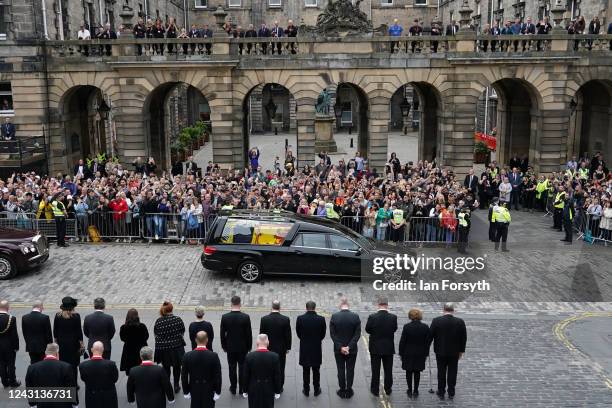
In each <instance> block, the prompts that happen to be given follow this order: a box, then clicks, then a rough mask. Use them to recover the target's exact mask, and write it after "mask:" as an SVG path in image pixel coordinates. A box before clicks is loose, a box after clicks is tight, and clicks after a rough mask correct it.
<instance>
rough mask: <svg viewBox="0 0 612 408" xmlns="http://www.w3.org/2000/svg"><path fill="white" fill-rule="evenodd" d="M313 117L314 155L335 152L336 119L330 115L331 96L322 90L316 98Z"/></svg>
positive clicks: (336, 147)
mask: <svg viewBox="0 0 612 408" xmlns="http://www.w3.org/2000/svg"><path fill="white" fill-rule="evenodd" d="M315 108H316V113H317V114H316V116H315V153H320V152H331V153H333V152H337V151H338V146H337V145H336V141H335V140H334V126H335V123H336V118H334V117H333V115H331V113H332V112H331V95H330V94H329V92H328V91H327V89H324V90H323V91H321V94H319V96H318V98H317V104H316V107H315Z"/></svg>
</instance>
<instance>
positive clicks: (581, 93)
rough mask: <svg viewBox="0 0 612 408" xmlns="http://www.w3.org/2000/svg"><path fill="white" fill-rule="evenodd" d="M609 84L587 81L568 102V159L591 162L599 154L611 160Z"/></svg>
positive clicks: (611, 97)
mask: <svg viewBox="0 0 612 408" xmlns="http://www.w3.org/2000/svg"><path fill="white" fill-rule="evenodd" d="M611 127H612V81H611V80H610V79H588V80H587V81H585V82H584V83H582V84H581V85H580V87H579V88H578V89H577V90H576V92H575V94H574V97H573V98H572V100H571V102H570V131H569V138H568V156H570V157H571V156H572V155H575V156H576V157H577V158H583V157H586V158H591V157H592V156H593V155H594V154H595V153H597V152H601V153H602V154H603V156H604V160H606V159H607V160H608V161H609V160H610V157H612V131H611V130H610V129H611Z"/></svg>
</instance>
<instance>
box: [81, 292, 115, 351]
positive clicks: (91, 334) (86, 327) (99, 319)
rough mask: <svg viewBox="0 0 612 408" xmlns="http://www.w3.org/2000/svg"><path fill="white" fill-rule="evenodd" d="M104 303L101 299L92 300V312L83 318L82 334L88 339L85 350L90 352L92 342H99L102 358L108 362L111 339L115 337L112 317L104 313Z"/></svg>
mask: <svg viewBox="0 0 612 408" xmlns="http://www.w3.org/2000/svg"><path fill="white" fill-rule="evenodd" d="M105 307H106V302H105V301H104V299H102V298H96V299H95V300H94V312H93V313H91V314H89V315H87V316H85V320H84V321H83V333H84V334H85V336H87V338H88V339H89V341H88V344H87V349H88V350H90V349H91V347H92V346H93V344H94V342H96V341H101V342H102V344H104V354H103V355H102V357H104V358H105V359H106V360H110V357H111V339H112V338H113V336H114V335H115V321H114V320H113V316H111V315H109V314H106V313H104V308H105Z"/></svg>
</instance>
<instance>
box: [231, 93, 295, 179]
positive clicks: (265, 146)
mask: <svg viewBox="0 0 612 408" xmlns="http://www.w3.org/2000/svg"><path fill="white" fill-rule="evenodd" d="M240 94H241V95H243V97H242V100H241V101H240V103H239V106H240V107H241V118H242V143H241V144H242V149H241V151H242V154H241V157H242V159H243V160H242V162H241V164H243V165H247V166H250V161H249V151H250V150H251V149H252V148H254V147H257V148H258V150H259V152H260V157H259V160H258V162H259V163H261V166H262V170H268V169H269V170H272V169H273V166H274V160H275V157H278V158H279V162H280V163H282V162H283V161H284V157H285V154H286V153H287V151H289V150H290V149H296V148H297V146H298V140H297V128H296V127H297V102H296V98H295V96H294V95H293V94H292V92H291V91H290V90H289V89H288V88H287V87H286V86H284V85H283V84H281V83H278V82H260V83H257V84H254V85H253V86H251V88H250V89H248V91H247V92H246V93H244V94H242V92H241V93H240ZM292 153H294V155H295V152H293V151H292Z"/></svg>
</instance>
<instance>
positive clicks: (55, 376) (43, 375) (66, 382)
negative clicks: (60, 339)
mask: <svg viewBox="0 0 612 408" xmlns="http://www.w3.org/2000/svg"><path fill="white" fill-rule="evenodd" d="M58 356H59V346H58V345H57V343H49V344H47V348H46V350H45V358H44V359H43V360H42V361H39V362H37V363H34V364H32V365H30V366H29V367H28V372H27V374H26V377H25V383H26V387H27V388H31V387H48V388H60V387H72V390H71V391H72V392H73V393H75V394H76V377H75V376H74V374H73V372H72V366H71V365H70V364H69V363H66V362H65V361H61V360H60V359H59V358H58ZM78 403H79V402H78V398H77V399H76V400H75V402H38V403H35V402H33V401H30V406H34V405H36V406H37V407H38V408H72V407H73V406H78Z"/></svg>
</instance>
